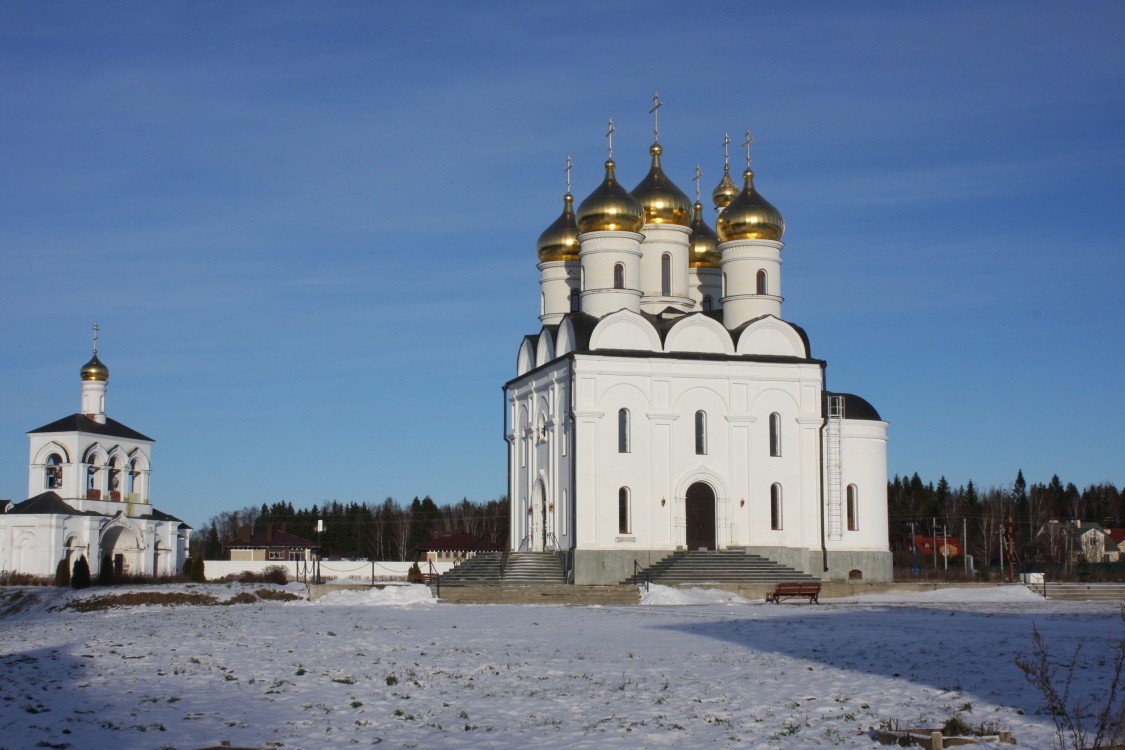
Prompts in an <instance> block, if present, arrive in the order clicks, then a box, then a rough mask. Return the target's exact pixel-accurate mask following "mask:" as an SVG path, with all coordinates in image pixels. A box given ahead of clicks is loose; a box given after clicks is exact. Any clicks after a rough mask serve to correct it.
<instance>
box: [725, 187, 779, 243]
mask: <svg viewBox="0 0 1125 750" xmlns="http://www.w3.org/2000/svg"><path fill="white" fill-rule="evenodd" d="M742 176H743V177H745V178H746V186H745V187H743V188H742V192H741V193H739V194H738V195H737V196H736V197H735V199H734V200H733V201H731V202H730V205H729V206H727V207H726V208H725V209H723V212H722V213H720V214H719V218H718V220H717V221H716V222H715V223H716V225H717V228H718V230H719V240H720V241H722V242H730V241H731V240H780V239H781V235H783V234H785V220H784V219H782V218H781V212H780V211H778V210H777V209H776V208H774V207H773V205H772V204H771V203H770V202H769V201H767V200H766V199H765V198H763V197H762V196H761V195H759V194H758V191H757V190H755V189H754V170H752V169H747V170H746V171H745V172H743V173H742Z"/></svg>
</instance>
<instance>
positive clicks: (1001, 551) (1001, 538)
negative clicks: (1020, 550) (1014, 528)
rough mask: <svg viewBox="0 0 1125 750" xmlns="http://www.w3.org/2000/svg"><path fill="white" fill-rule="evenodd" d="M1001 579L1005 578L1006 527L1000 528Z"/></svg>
mask: <svg viewBox="0 0 1125 750" xmlns="http://www.w3.org/2000/svg"><path fill="white" fill-rule="evenodd" d="M1000 577H1001V578H1003V577H1004V527H1003V525H1001V527H1000Z"/></svg>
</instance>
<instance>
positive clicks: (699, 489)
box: [684, 482, 715, 549]
mask: <svg viewBox="0 0 1125 750" xmlns="http://www.w3.org/2000/svg"><path fill="white" fill-rule="evenodd" d="M684 506H685V507H684V510H685V513H686V515H687V539H686V543H687V548H688V549H700V548H703V549H715V491H714V490H713V489H711V486H710V485H707V484H704V483H703V482H696V483H695V484H693V485H692V486H690V487H688V491H687V497H686V498H685V500H684Z"/></svg>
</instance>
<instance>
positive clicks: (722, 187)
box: [711, 167, 738, 209]
mask: <svg viewBox="0 0 1125 750" xmlns="http://www.w3.org/2000/svg"><path fill="white" fill-rule="evenodd" d="M736 195H738V185H735V184H734V180H732V179H731V178H730V167H723V179H721V180H719V184H718V185H716V186H715V190H714V191H713V192H712V193H711V200H712V201H713V202H714V203H715V208H720V209H721V208H726V207H727V206H729V205H730V202H731V201H732V200H734V196H736Z"/></svg>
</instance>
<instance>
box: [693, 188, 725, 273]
mask: <svg viewBox="0 0 1125 750" xmlns="http://www.w3.org/2000/svg"><path fill="white" fill-rule="evenodd" d="M693 208H694V211H693V213H692V217H691V239H690V240H688V266H689V267H691V268H718V267H719V261H721V260H722V259H723V256H722V254H721V253H719V236H718V235H717V234H715V233H714V232H713V231H711V227H709V226H707V222H706V221H704V220H703V204H702V203H700V202H699V201H696V202H695V206H694V207H693Z"/></svg>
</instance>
